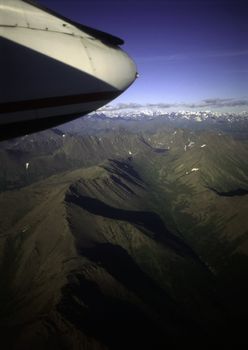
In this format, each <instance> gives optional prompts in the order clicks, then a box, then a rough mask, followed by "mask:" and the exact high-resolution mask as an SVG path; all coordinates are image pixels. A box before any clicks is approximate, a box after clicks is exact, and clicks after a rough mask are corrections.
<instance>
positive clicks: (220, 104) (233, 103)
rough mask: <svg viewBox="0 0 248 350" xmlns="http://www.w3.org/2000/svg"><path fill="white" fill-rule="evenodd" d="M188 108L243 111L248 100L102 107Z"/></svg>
mask: <svg viewBox="0 0 248 350" xmlns="http://www.w3.org/2000/svg"><path fill="white" fill-rule="evenodd" d="M144 107H147V108H164V109H169V108H177V109H178V108H184V109H185V108H186V109H187V108H188V109H199V108H201V109H206V110H207V109H209V108H211V109H212V108H228V107H229V108H232V107H241V108H242V107H243V108H244V109H245V110H246V109H248V99H235V98H208V99H204V100H202V101H201V102H199V103H184V102H182V103H147V104H138V103H119V104H117V105H115V106H112V105H108V106H105V107H103V108H102V109H103V110H111V111H118V110H122V109H139V108H144Z"/></svg>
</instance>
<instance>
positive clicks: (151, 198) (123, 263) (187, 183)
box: [0, 121, 248, 350]
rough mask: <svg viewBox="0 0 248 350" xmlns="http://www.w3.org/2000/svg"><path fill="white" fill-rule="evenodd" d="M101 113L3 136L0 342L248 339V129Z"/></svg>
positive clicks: (64, 344) (71, 345)
mask: <svg viewBox="0 0 248 350" xmlns="http://www.w3.org/2000/svg"><path fill="white" fill-rule="evenodd" d="M105 122H106V121H104V122H103V124H102V128H101V127H100V125H101V121H98V123H99V124H97V126H96V127H93V126H92V128H87V132H86V130H83V131H82V132H81V133H80V132H77V133H76V134H74V133H73V132H72V130H71V131H70V132H68V131H67V132H66V131H65V130H62V129H61V130H62V131H61V130H49V131H46V132H43V133H39V134H35V135H29V136H26V137H23V138H20V139H16V140H11V141H8V142H2V143H1V149H0V162H1V169H0V186H1V191H2V192H1V193H0V208H1V211H0V275H1V285H0V298H1V299H0V327H1V338H2V343H3V344H5V347H4V349H40V350H41V349H75V350H77V349H89V350H91V349H99V350H100V349H101V350H102V349H110V350H115V349H151V348H156V349H165V348H166V347H171V346H179V345H181V346H182V345H183V346H186V345H192V346H198V347H201V348H204V347H205V348H207V349H209V348H210V346H213V345H216V344H218V345H225V344H229V345H230V344H233V346H234V345H237V344H238V343H240V344H243V343H244V342H245V341H246V342H247V340H246V337H245V332H246V324H245V320H246V319H247V315H248V303H247V292H248V284H247V277H248V276H247V275H248V272H247V271H248V222H247V218H246V216H247V212H248V197H247V196H248V163H247V159H248V142H247V138H245V137H244V134H243V133H241V134H240V133H237V132H235V133H234V134H231V133H230V132H223V131H220V130H216V131H215V130H213V129H204V130H198V129H197V128H191V129H189V128H186V129H185V128H184V129H183V128H179V127H177V128H175V127H173V126H168V125H164V126H162V127H161V125H159V127H156V126H154V127H153V128H150V129H149V128H147V126H146V125H145V126H144V125H142V126H140V129H138V128H136V129H135V130H133V129H132V128H131V129H130V127H129V126H128V127H125V125H123V124H118V127H116V126H114V127H113V124H111V125H110V126H108V127H107V126H106V123H105ZM92 125H93V124H92ZM129 125H130V124H129ZM132 125H133V124H132ZM124 127H125V128H124ZM113 129H114V130H113Z"/></svg>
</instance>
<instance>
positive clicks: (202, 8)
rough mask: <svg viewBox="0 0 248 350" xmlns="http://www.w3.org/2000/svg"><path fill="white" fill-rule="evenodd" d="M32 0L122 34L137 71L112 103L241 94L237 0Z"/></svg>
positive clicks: (242, 41) (244, 67)
mask: <svg viewBox="0 0 248 350" xmlns="http://www.w3.org/2000/svg"><path fill="white" fill-rule="evenodd" d="M39 2H40V3H42V4H44V5H45V6H47V7H50V8H52V9H53V10H55V11H57V12H60V13H61V14H63V15H65V16H66V17H69V18H71V19H74V20H76V21H77V22H81V23H83V24H86V25H89V26H92V27H95V28H98V29H101V30H104V31H106V32H109V33H111V34H114V35H117V36H120V37H121V38H123V39H124V40H125V45H124V46H123V48H124V49H125V50H126V51H127V52H128V53H129V54H130V56H131V57H132V58H133V59H134V60H135V62H136V64H137V66H138V71H139V73H140V78H139V79H138V81H137V82H136V83H135V84H134V85H133V86H132V87H131V88H130V89H128V91H127V92H125V93H124V94H123V95H122V96H121V97H119V98H118V100H116V102H135V103H157V102H163V103H182V102H186V103H200V102H201V101H203V100H205V99H213V100H214V99H235V101H236V100H242V101H243V100H245V99H247V98H248V4H246V2H247V1H245V0H244V1H241V0H234V1H228V0H226V1H221V0H215V1H213V0H212V1H210V0H209V1H208V0H205V1H204V0H195V1H187V0H184V1H183V0H174V1H172V0H171V1H166V0H165V1H162V0H151V1H147V0H143V1H142V0H141V1H138V0H115V1H114V0H113V1H112V0H101V1H100V0H70V1H69V0H40V1H39ZM229 102H230V101H229ZM236 104H237V103H236ZM229 105H230V103H229ZM237 107H238V106H237ZM241 107H242V108H241V109H247V106H245V108H244V105H243V106H241Z"/></svg>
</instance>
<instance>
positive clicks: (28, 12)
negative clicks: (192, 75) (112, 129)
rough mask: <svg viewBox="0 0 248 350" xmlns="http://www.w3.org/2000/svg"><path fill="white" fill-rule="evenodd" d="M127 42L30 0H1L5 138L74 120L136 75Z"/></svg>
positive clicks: (1, 135) (0, 92) (1, 124)
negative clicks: (127, 50)
mask: <svg viewBox="0 0 248 350" xmlns="http://www.w3.org/2000/svg"><path fill="white" fill-rule="evenodd" d="M122 44H123V41H122V40H121V39H119V38H117V37H114V36H112V35H110V34H107V33H103V32H101V31H98V30H95V29H92V28H89V27H87V26H84V25H81V24H78V23H75V22H73V21H71V20H69V19H66V18H65V17H63V16H60V15H57V14H56V13H55V12H53V11H50V10H48V9H46V8H44V7H43V6H40V5H38V4H37V3H35V2H34V1H30V0H0V76H1V81H0V84H1V85H0V139H6V138H9V137H16V136H20V135H24V134H27V133H31V132H35V131H39V130H43V129H46V128H49V127H53V126H55V125H58V124H61V123H64V122H67V121H70V120H72V119H74V118H77V117H79V116H82V115H85V114H87V113H89V112H91V111H94V110H96V109H98V108H99V107H101V106H103V105H105V104H106V103H108V102H110V101H111V100H113V99H114V98H116V97H117V96H118V95H120V94H121V93H122V92H123V91H125V90H126V89H127V88H128V87H129V86H130V84H132V82H133V81H134V80H135V78H136V66H135V64H134V62H133V61H132V60H131V58H130V57H129V56H128V55H127V54H126V53H125V52H124V51H123V50H122V49H121V48H120V45H122Z"/></svg>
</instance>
